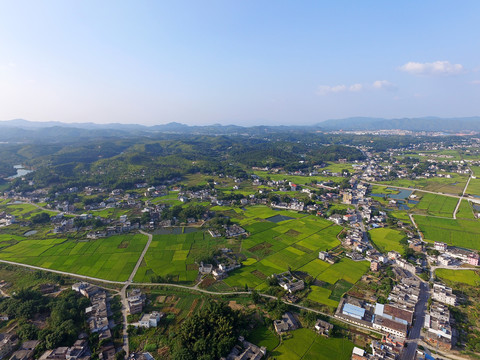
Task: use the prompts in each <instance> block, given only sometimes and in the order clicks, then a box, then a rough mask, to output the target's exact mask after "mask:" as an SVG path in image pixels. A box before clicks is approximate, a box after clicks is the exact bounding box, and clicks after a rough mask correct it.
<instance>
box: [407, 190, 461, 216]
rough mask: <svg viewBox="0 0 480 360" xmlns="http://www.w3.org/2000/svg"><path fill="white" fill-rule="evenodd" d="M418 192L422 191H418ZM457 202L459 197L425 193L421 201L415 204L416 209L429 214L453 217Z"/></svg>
mask: <svg viewBox="0 0 480 360" xmlns="http://www.w3.org/2000/svg"><path fill="white" fill-rule="evenodd" d="M417 194H422V193H418V192H417ZM457 202H458V199H457V198H452V197H448V196H442V195H435V194H430V193H423V194H422V198H421V199H420V202H419V203H418V204H417V205H416V206H415V210H420V211H421V212H422V213H425V214H427V215H434V216H445V217H452V215H453V211H454V210H455V207H456V206H457Z"/></svg>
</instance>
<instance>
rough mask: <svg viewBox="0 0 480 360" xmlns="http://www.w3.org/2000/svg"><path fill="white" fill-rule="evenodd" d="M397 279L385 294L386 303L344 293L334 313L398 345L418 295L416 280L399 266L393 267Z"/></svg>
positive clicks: (404, 334) (410, 323)
mask: <svg viewBox="0 0 480 360" xmlns="http://www.w3.org/2000/svg"><path fill="white" fill-rule="evenodd" d="M397 275H402V276H404V277H401V278H400V281H399V283H398V284H397V285H396V286H395V287H394V288H393V290H392V291H391V292H390V294H389V297H388V301H389V303H388V304H380V303H376V304H370V303H368V302H366V301H364V300H361V299H357V298H353V297H346V298H343V299H342V300H341V302H340V304H339V306H338V308H337V311H336V314H335V316H336V317H339V318H342V319H343V320H346V321H349V322H351V323H354V324H356V325H360V326H363V327H366V328H369V329H373V330H377V331H380V332H382V333H384V334H385V335H388V336H389V338H390V339H392V340H395V341H394V342H395V344H396V345H400V344H402V343H403V342H404V339H406V338H407V335H408V331H409V328H410V327H411V326H412V323H413V317H414V313H415V306H416V304H417V302H418V300H419V295H420V285H421V283H420V280H418V279H417V278H416V277H414V276H412V275H411V274H410V273H408V272H407V271H405V270H403V269H401V268H400V269H397Z"/></svg>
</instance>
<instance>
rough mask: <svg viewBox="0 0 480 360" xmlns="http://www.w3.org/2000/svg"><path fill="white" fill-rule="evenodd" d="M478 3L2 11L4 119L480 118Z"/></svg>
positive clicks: (139, 4) (144, 5)
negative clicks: (479, 116)
mask: <svg viewBox="0 0 480 360" xmlns="http://www.w3.org/2000/svg"><path fill="white" fill-rule="evenodd" d="M479 24H480V1H477V0H473V1H457V2H453V1H441V0H436V1H429V0H425V1H398V2H392V1H382V0H378V1H368V0H365V1H341V0H340V1H333V0H332V1H316V0H315V1H310V0H302V1H282V0H260V1H259V0H238V1H228V0H218V1H210V0H203V1H198V0H192V1H183V0H175V1H160V0H155V1H147V0H139V1H123V0H115V1H108V0H102V1H90V0H82V1H69V0H58V1H54V0H44V1H38V0H32V1H25V0H15V1H11V0H9V1H6V0H0V120H10V119H15V118H22V119H27V120H31V121H62V122H69V123H70V122H96V123H130V124H145V125H154V124H165V123H168V122H172V121H175V122H180V123H184V124H189V125H199V124H215V123H219V124H225V125H226V124H237V125H246V126H250V125H260V124H264V125H276V124H285V125H299V124H302V125H308V124H315V123H318V122H320V121H323V120H327V119H336V118H345V117H356V116H367V117H385V118H401V117H423V116H440V117H464V116H478V115H480V26H479Z"/></svg>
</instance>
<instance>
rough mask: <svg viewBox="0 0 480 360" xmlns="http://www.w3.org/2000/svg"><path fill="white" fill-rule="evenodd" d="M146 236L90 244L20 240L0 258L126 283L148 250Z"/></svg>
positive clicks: (112, 237)
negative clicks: (142, 253) (142, 254)
mask: <svg viewBox="0 0 480 360" xmlns="http://www.w3.org/2000/svg"><path fill="white" fill-rule="evenodd" d="M146 242H147V237H146V236H144V235H117V236H111V237H108V238H103V239H98V240H91V241H74V240H66V239H56V238H55V239H48V240H20V241H18V242H17V243H15V244H13V245H11V246H8V247H4V248H2V249H1V250H0V258H1V259H4V260H10V261H15V262H19V263H23V264H28V265H34V266H39V267H43V268H47V269H54V270H60V271H65V272H70V273H75V274H80V275H86V276H92V277H98V278H102V279H107V280H116V281H125V280H127V278H128V276H129V275H130V273H131V272H132V271H133V268H134V266H135V264H136V262H137V260H138V258H139V256H140V254H141V252H142V250H143V248H144V247H145V244H146Z"/></svg>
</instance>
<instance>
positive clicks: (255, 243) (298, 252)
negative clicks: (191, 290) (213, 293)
mask: <svg viewBox="0 0 480 360" xmlns="http://www.w3.org/2000/svg"><path fill="white" fill-rule="evenodd" d="M319 220H320V221H319ZM319 220H317V218H315V217H309V216H308V217H303V218H301V219H296V220H288V221H287V222H281V223H279V224H278V225H277V226H276V227H275V228H271V229H268V230H266V231H263V232H261V233H257V234H254V235H252V236H250V237H249V238H247V239H245V240H243V242H242V250H241V252H242V253H243V254H244V255H245V256H247V257H248V258H252V259H256V260H257V261H256V262H254V263H250V262H249V265H248V264H245V263H244V264H243V265H244V266H243V267H242V268H240V269H237V270H235V271H233V272H232V273H231V274H230V275H229V277H228V278H226V279H225V280H224V282H225V283H226V284H227V285H229V286H231V287H244V286H245V284H247V285H248V286H249V287H258V286H260V287H261V284H262V283H263V282H264V281H265V279H266V277H267V276H270V275H272V274H274V273H277V274H278V273H280V272H284V271H287V270H288V268H291V269H292V270H297V269H298V270H302V267H303V266H305V265H306V264H308V263H310V262H312V261H313V260H315V259H316V258H317V256H318V251H321V250H326V249H331V248H332V247H334V246H337V245H338V244H339V243H340V242H339V241H338V239H337V237H336V236H337V234H338V233H339V232H340V230H341V229H342V228H341V227H339V226H335V225H332V224H331V223H330V222H327V221H325V220H323V219H319ZM325 226H327V227H325ZM312 266H313V267H316V268H318V267H319V266H321V265H318V264H317V265H312ZM302 271H303V270H302Z"/></svg>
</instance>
